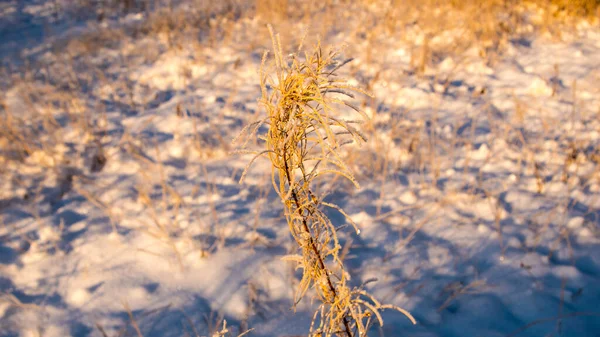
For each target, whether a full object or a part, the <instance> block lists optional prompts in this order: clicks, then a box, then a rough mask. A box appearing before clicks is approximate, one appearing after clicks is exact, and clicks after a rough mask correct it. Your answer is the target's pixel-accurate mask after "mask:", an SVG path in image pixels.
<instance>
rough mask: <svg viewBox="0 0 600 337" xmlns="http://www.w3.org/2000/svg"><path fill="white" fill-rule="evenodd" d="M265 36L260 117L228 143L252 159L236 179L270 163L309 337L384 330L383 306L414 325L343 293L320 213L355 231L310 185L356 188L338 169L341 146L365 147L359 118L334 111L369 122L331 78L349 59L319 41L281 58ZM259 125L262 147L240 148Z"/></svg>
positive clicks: (344, 278)
mask: <svg viewBox="0 0 600 337" xmlns="http://www.w3.org/2000/svg"><path fill="white" fill-rule="evenodd" d="M269 30H270V32H271V39H272V41H273V56H272V58H269V57H268V53H265V54H264V56H263V59H262V65H261V89H262V97H261V99H260V103H261V105H262V106H263V107H264V109H265V111H266V112H267V116H266V117H265V118H264V119H261V120H258V121H255V122H253V123H251V124H250V125H248V126H247V127H246V128H244V130H243V131H242V133H241V134H240V136H239V137H238V138H236V140H235V141H239V142H240V143H241V150H240V152H244V153H253V154H255V156H254V158H253V159H252V160H251V161H250V163H249V164H248V166H247V167H246V170H244V173H243V174H242V177H241V179H240V181H242V180H243V179H244V176H245V175H246V171H247V170H248V167H249V166H250V165H251V164H252V162H253V161H254V160H256V159H257V158H259V157H267V158H268V159H269V160H270V162H271V164H272V165H271V169H272V171H271V182H272V184H273V188H274V189H275V191H276V192H277V194H278V195H279V197H280V198H281V200H282V202H283V204H284V206H285V207H284V208H285V215H286V219H287V223H288V226H289V230H290V233H291V235H292V237H293V238H294V240H295V242H296V244H297V247H298V252H297V254H294V255H289V256H286V257H285V258H284V259H285V260H288V261H292V262H294V263H296V264H297V267H298V268H301V269H302V272H303V273H302V280H301V281H300V284H299V286H298V289H297V291H296V299H295V303H298V302H299V301H300V300H301V299H302V298H303V297H304V295H305V294H306V293H307V291H308V290H309V289H313V291H314V293H315V296H316V297H317V298H318V299H319V300H320V303H321V304H320V305H319V308H318V310H317V311H316V312H315V314H314V317H313V322H312V324H311V328H310V335H311V336H333V335H337V336H365V335H366V334H367V331H368V328H369V326H370V325H371V324H372V323H378V324H380V325H382V324H383V320H382V319H381V315H380V311H381V310H383V309H387V308H390V309H396V310H398V311H400V312H401V313H403V314H405V315H406V316H407V317H408V318H409V319H410V320H411V321H412V322H413V323H414V322H415V320H414V318H413V317H412V316H411V315H410V314H409V313H408V312H406V311H405V310H403V309H401V308H398V307H395V306H392V305H384V304H381V303H380V302H378V301H377V300H376V299H375V298H373V296H371V295H370V294H369V293H367V292H366V291H365V290H364V289H363V288H362V287H357V288H351V287H350V285H349V284H348V279H349V276H348V274H347V272H346V271H345V269H344V265H343V262H342V260H341V259H340V257H339V252H340V250H341V246H340V244H339V242H338V237H337V230H336V227H335V226H334V225H333V224H332V223H331V221H330V219H328V218H327V216H326V214H325V213H324V212H323V207H330V208H334V209H336V210H337V211H339V212H341V213H342V214H343V215H344V216H345V218H346V219H347V221H348V222H349V223H350V224H352V226H353V227H354V229H355V231H356V234H357V235H358V234H359V233H360V231H359V229H358V226H357V225H356V224H355V223H354V222H353V221H352V220H351V219H350V218H349V217H348V216H347V215H346V213H344V211H343V210H342V209H341V208H339V207H338V206H336V205H335V204H332V203H328V202H325V201H324V200H322V198H321V197H320V196H318V195H316V194H315V193H314V192H313V190H312V189H311V188H312V187H314V183H315V182H316V179H318V178H319V177H321V176H327V175H338V176H342V177H344V178H346V179H348V180H350V181H351V182H352V183H353V184H354V185H355V186H356V187H358V186H359V185H358V182H357V181H356V180H355V178H354V176H353V175H352V172H351V171H350V170H349V168H348V167H347V166H346V165H345V164H344V162H343V160H342V158H341V155H340V148H341V147H342V146H344V145H348V144H358V145H360V144H361V143H362V142H364V141H366V139H365V137H364V136H363V135H362V134H361V132H360V131H359V130H358V129H357V128H356V127H355V125H357V124H358V123H360V122H361V119H359V120H348V119H345V118H343V117H342V116H340V113H339V110H338V108H339V107H348V108H350V109H352V110H354V112H355V113H356V114H358V115H359V116H360V117H361V118H362V119H366V118H368V117H367V116H366V115H365V114H364V113H362V112H361V111H360V110H359V109H357V108H356V107H354V106H352V105H351V104H349V103H347V102H345V101H344V100H343V99H344V98H353V97H354V96H353V95H354V94H356V93H362V94H366V92H364V91H362V90H360V89H358V88H355V87H352V86H350V85H348V84H347V82H346V81H345V80H344V79H341V78H339V77H338V76H337V74H336V72H337V70H338V69H339V68H340V67H342V66H343V65H345V64H346V63H348V62H349V61H350V60H346V61H338V59H337V57H338V52H336V51H330V52H323V49H322V48H321V45H320V43H318V44H317V45H316V46H315V47H314V49H313V50H312V51H310V52H308V51H304V50H303V48H302V44H301V45H300V47H299V48H298V50H297V52H296V53H294V54H291V55H289V56H288V57H284V55H283V52H282V48H281V43H280V39H279V36H278V35H275V34H274V33H273V30H272V28H271V27H269ZM273 72H274V75H270V74H271V73H273ZM262 126H266V127H267V130H268V131H266V132H265V133H264V134H259V135H258V138H259V139H260V140H262V141H263V142H264V146H265V148H264V149H263V150H261V151H248V150H246V149H245V148H246V145H247V143H248V141H249V140H250V139H251V138H252V137H254V136H256V135H257V134H258V133H259V130H260V129H261V127H262ZM239 138H245V141H240V139H239Z"/></svg>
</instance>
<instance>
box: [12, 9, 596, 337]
mask: <svg viewBox="0 0 600 337" xmlns="http://www.w3.org/2000/svg"><path fill="white" fill-rule="evenodd" d="M50 3H52V2H42V1H29V2H25V1H23V2H21V1H8V2H4V3H2V4H0V20H2V25H0V40H2V41H1V42H0V56H3V57H4V60H3V63H6V64H18V63H20V61H19V60H18V59H17V58H15V57H14V55H20V56H21V57H24V56H23V55H25V56H27V57H28V58H31V59H32V60H34V61H35V62H39V63H37V64H44V65H46V67H41V66H40V67H39V68H37V69H36V68H35V66H34V70H33V73H34V75H33V76H32V78H31V79H29V80H27V78H26V77H24V78H25V79H22V80H3V82H0V84H3V85H5V90H4V93H3V96H1V97H2V99H3V101H4V105H5V108H4V110H0V111H1V112H2V114H3V115H6V114H7V113H8V112H11V111H12V112H13V113H14V114H20V116H22V117H24V118H29V120H30V121H31V122H32V123H37V122H38V121H39V119H36V118H38V117H39V116H41V115H43V113H44V111H49V112H47V113H49V114H54V118H55V120H56V123H57V125H58V127H55V128H54V129H53V128H52V127H49V128H48V127H46V128H47V129H48V130H51V131H48V132H47V133H45V134H42V135H40V136H39V137H40V141H42V140H43V141H44V143H45V144H46V146H45V147H44V148H43V149H38V150H36V151H35V152H33V153H31V154H30V155H29V156H27V158H25V159H24V160H23V161H21V162H18V161H11V160H7V159H5V157H2V161H1V162H0V164H1V165H2V166H3V168H2V170H0V173H1V174H2V176H1V177H2V178H1V181H0V220H1V227H0V296H1V297H0V336H44V337H46V336H47V337H66V336H73V337H79V336H101V334H102V331H103V332H104V333H106V335H107V336H134V335H136V332H135V330H134V325H137V326H139V328H140V330H141V332H142V333H143V335H144V336H146V337H152V336H161V337H168V336H185V335H186V334H187V335H195V331H197V332H198V334H199V335H208V334H209V333H211V332H214V331H215V326H216V325H218V324H220V323H219V322H220V319H221V318H225V319H226V320H227V322H228V325H229V326H230V327H231V331H232V332H233V333H234V335H235V334H236V333H238V332H242V331H244V330H245V329H247V328H253V329H254V330H253V331H252V332H250V333H249V336H264V337H271V336H297V335H306V333H307V331H308V327H309V325H310V319H311V317H312V312H313V308H314V305H313V304H311V303H310V301H309V300H308V299H306V300H305V301H303V302H302V303H300V304H299V305H298V307H297V308H296V312H295V313H294V312H293V311H292V310H291V309H290V308H291V304H292V298H293V294H294V290H295V284H296V282H297V280H296V278H295V277H296V276H297V275H296V274H294V272H293V269H292V266H290V265H288V264H286V263H285V262H282V261H281V257H282V256H283V255H285V254H287V253H288V252H290V251H292V249H293V246H292V242H291V240H290V238H289V236H288V234H287V226H286V225H285V223H284V222H285V219H284V217H283V213H282V212H283V209H282V206H281V204H280V201H279V200H278V199H277V197H276V195H275V194H274V193H273V192H272V191H271V190H270V188H271V186H270V178H269V174H270V168H269V166H268V163H266V162H264V161H258V162H257V163H256V164H255V165H254V166H253V168H252V169H251V170H250V172H249V175H248V177H247V178H246V180H245V183H244V184H238V179H239V178H240V175H241V172H242V170H243V169H244V167H245V166H246V164H247V162H248V160H249V158H248V157H247V156H240V155H233V154H231V150H233V148H232V146H231V144H230V141H231V139H233V137H234V136H236V135H237V133H238V132H239V131H240V129H241V128H242V127H243V125H245V124H246V123H248V122H250V121H252V120H254V119H255V118H256V117H257V116H259V114H260V113H261V111H260V110H259V106H258V104H257V101H256V100H257V98H258V96H259V95H260V89H259V87H258V83H259V82H258V74H257V70H258V67H259V65H260V56H261V54H262V50H264V49H263V48H264V47H268V46H269V40H268V37H267V35H265V34H264V27H260V28H257V26H258V21H257V20H252V19H241V20H240V21H239V22H234V23H233V24H232V28H231V29H232V31H233V33H231V37H229V38H224V39H223V41H220V42H215V43H214V44H213V45H207V46H205V45H198V46H196V45H193V42H189V41H188V42H189V44H184V47H181V48H177V47H173V48H171V49H169V48H165V47H164V44H161V42H158V41H155V40H154V39H152V38H144V37H141V38H126V39H124V40H123V41H121V42H120V43H119V44H118V45H117V46H100V47H98V49H97V50H96V51H95V52H89V53H90V54H84V51H85V50H90V48H92V47H90V45H91V42H89V43H88V42H86V41H91V40H93V39H94V38H89V40H86V39H85V38H84V37H88V36H90V35H91V36H95V35H93V34H95V33H96V32H98V31H103V30H102V29H108V28H106V27H105V28H102V26H98V25H94V24H93V23H89V24H87V25H86V24H84V23H85V22H86V21H85V20H83V21H77V22H74V23H73V22H70V23H69V22H67V21H68V20H67V21H65V20H66V19H63V20H62V21H61V19H60V18H54V19H53V16H52V15H51V14H48V13H51V12H52V8H47V5H48V4H50ZM184 3H185V1H184ZM11 20H12V21H11ZM52 20H58V23H57V25H56V26H52V25H51V23H52V22H53V21H52ZM138 21H140V17H139V16H136V15H133V14H132V15H130V16H128V19H125V20H121V21H119V22H114V23H113V24H115V25H119V24H120V25H123V26H125V27H129V26H128V25H135V23H136V22H138ZM48 22H50V23H48ZM65 22H67V23H65ZM49 24H50V26H51V27H54V28H55V30H56V31H58V30H64V31H69V32H70V33H68V34H72V36H75V37H76V39H75V40H73V41H71V40H70V38H68V37H65V36H70V35H68V34H67V35H61V36H62V37H63V38H62V39H61V42H60V43H59V44H60V46H61V47H60V48H63V49H60V48H59V49H52V47H49V46H52V45H53V44H54V43H57V42H56V41H55V40H56V39H54V37H56V36H58V35H56V34H54V35H53V34H46V35H40V34H41V33H39V31H40V30H41V29H42V28H40V27H42V26H47V25H49ZM105 26H109V25H105ZM20 29H25V31H26V32H28V33H27V34H30V35H31V36H33V37H34V38H33V41H30V43H29V44H22V43H21V40H20V38H21V36H22V35H19V33H18V31H19V30H20ZM259 29H262V32H263V35H262V36H263V37H264V38H263V40H264V41H262V42H261V43H260V44H259V45H258V46H255V47H254V48H255V49H249V47H247V46H244V45H243V44H242V43H243V40H244V36H245V35H243V34H242V33H243V32H246V34H253V33H250V32H253V31H258V30H259ZM27 34H26V35H27ZM61 34H63V33H61ZM236 34H237V35H236ZM407 34H409V33H408V32H407ZM360 36H361V34H354V35H353V34H351V33H348V32H346V31H339V32H336V33H335V34H332V35H331V36H328V37H327V41H330V42H334V43H340V42H345V43H347V44H348V45H349V46H348V48H347V50H346V53H348V54H349V55H351V56H354V57H355V60H354V61H353V62H352V63H350V64H349V65H348V67H347V69H346V70H345V71H346V73H345V74H344V75H346V76H347V77H351V78H355V79H357V80H356V81H357V84H359V85H363V86H366V85H368V83H369V81H371V80H372V79H373V78H374V77H376V74H378V75H377V78H378V79H377V81H373V85H372V88H371V90H372V92H373V93H374V95H375V97H376V100H375V101H374V102H375V103H374V104H373V102H368V101H365V102H366V104H365V109H366V110H367V113H368V115H369V116H370V117H371V118H372V119H371V121H370V122H369V123H370V125H371V126H372V127H374V129H373V130H374V131H373V130H371V131H369V129H368V127H366V130H365V132H366V133H367V134H368V135H369V138H370V139H369V142H368V143H367V144H366V145H365V146H363V147H361V148H353V149H352V150H350V151H349V152H348V153H347V154H346V157H347V159H348V162H350V163H351V165H352V167H353V168H354V170H355V172H356V173H357V179H358V181H359V182H360V184H361V186H362V188H361V189H360V190H354V189H353V188H352V187H351V186H350V185H349V184H346V183H344V182H335V183H333V184H328V183H327V182H324V184H323V186H320V187H319V188H320V189H321V190H323V191H329V192H330V194H329V195H328V196H327V198H326V200H327V201H330V202H334V203H335V204H337V205H339V206H341V207H342V208H344V210H345V211H346V212H347V213H348V214H350V215H351V216H352V218H353V219H354V220H355V221H356V222H357V223H358V224H359V226H360V228H361V234H360V235H359V236H357V235H356V234H355V233H354V231H352V230H349V229H348V230H343V235H342V236H341V240H342V243H343V244H351V246H350V251H349V254H348V255H347V257H346V264H347V266H348V268H349V271H350V274H351V276H352V282H353V284H355V285H359V284H361V282H364V281H366V280H369V279H371V278H377V279H378V281H377V282H375V283H370V284H369V286H368V288H369V291H371V292H372V293H373V294H374V295H375V296H376V297H377V298H378V299H380V300H381V301H383V302H386V303H392V304H395V305H398V306H400V307H403V308H405V309H407V310H409V311H410V312H411V313H412V314H413V315H414V316H415V318H416V319H417V321H418V324H417V325H411V324H410V322H409V321H408V320H407V319H406V318H405V317H403V316H402V315H399V314H397V313H395V312H387V311H386V312H385V313H384V320H385V325H384V326H383V327H382V328H381V329H380V330H379V332H381V333H383V334H384V335H386V336H400V335H402V336H422V337H425V336H445V337H446V336H461V337H462V336H485V337H488V336H507V335H511V334H512V335H513V336H531V337H534V336H536V337H537V336H581V337H586V336H589V337H594V336H595V337H597V336H600V316H598V313H600V170H599V169H598V164H599V162H598V161H599V158H600V151H599V150H598V148H599V146H600V118H599V117H600V86H598V83H600V82H599V80H600V30H598V28H597V27H595V26H594V27H582V28H580V30H579V31H577V32H576V33H574V34H573V35H571V36H565V38H564V39H563V41H555V40H552V39H550V38H548V37H546V36H543V35H538V36H535V37H534V36H532V37H530V39H529V40H527V41H525V42H524V41H515V42H513V43H510V44H509V45H508V50H507V52H506V54H505V55H504V56H502V57H501V58H500V59H499V60H497V62H495V63H493V64H488V63H487V62H486V61H485V60H484V59H482V58H481V57H479V56H478V54H477V52H476V51H474V52H472V53H471V52H468V53H466V54H465V55H461V56H457V55H451V54H450V55H448V56H446V57H445V58H443V60H441V61H440V62H438V63H437V64H435V63H434V64H429V65H428V66H427V67H426V69H425V70H424V73H423V74H421V75H418V74H411V72H410V67H411V65H410V62H411V58H410V47H409V46H406V45H403V43H405V42H401V41H397V40H394V39H393V38H385V37H382V38H381V39H380V40H381V41H378V43H380V45H379V46H378V48H380V49H379V52H377V53H376V55H367V51H366V48H364V47H363V46H365V45H366V43H367V42H366V41H365V40H364V39H362V40H361V37H360ZM102 38H103V37H102V36H100V37H97V39H99V41H103V40H102ZM327 41H326V42H327ZM433 42H435V41H433ZM433 42H432V43H433ZM86 43H88V44H86ZM100 43H101V42H100ZM415 43H418V42H415ZM367 49H368V48H367ZM82 55H87V58H85V57H83V56H82ZM556 69H558V71H556ZM19 71H21V70H19ZM23 71H24V70H23ZM71 75H74V76H75V77H77V78H78V80H77V81H76V82H77V83H79V86H80V87H79V89H73V88H72V87H69V85H71V84H72V83H67V84H65V83H60V81H58V80H56V79H52V78H53V76H54V78H68V77H69V76H71ZM13 78H14V77H13ZM61 85H65V86H66V89H62V91H60V90H58V91H52V90H50V89H48V86H51V87H52V86H53V87H59V86H61ZM67 89H68V90H67ZM45 90H46V91H45ZM77 90H80V91H79V92H78V91H77ZM30 91H34V92H35V93H37V94H38V95H40V97H44V98H45V99H47V100H48V101H49V102H52V100H60V99H63V97H64V95H67V96H68V99H65V100H68V101H69V104H68V105H66V106H67V108H64V106H60V105H52V104H47V105H45V104H44V102H43V101H39V100H38V101H36V100H34V101H33V102H31V101H29V100H28V99H27V97H28V93H29V92H30ZM56 92H59V93H60V95H63V96H60V95H58V94H56V95H58V96H52V95H54V93H56ZM73 92H75V94H73ZM69 95H70V96H69ZM32 105H33V106H34V107H35V109H33V108H32ZM57 107H59V108H57ZM61 107H63V108H61ZM44 109H46V110H44ZM61 109H62V110H61ZM65 109H67V110H69V111H70V113H71V116H87V118H88V119H89V127H88V128H83V127H81V124H80V123H79V124H78V122H77V121H81V120H84V119H85V118H84V117H81V119H78V120H77V121H69V120H68V115H67V113H66V112H65ZM34 110H35V111H37V112H35V113H39V114H40V115H35V116H38V117H35V116H34V114H35V113H34V112H33V111H34ZM28 114H30V115H28ZM29 116H31V117H29ZM3 117H4V116H3ZM40 123H41V122H40ZM96 141H99V142H100V143H101V144H102V150H101V151H102V153H103V155H104V156H105V158H106V163H105V165H104V166H103V167H101V168H100V169H99V170H90V169H89V168H90V165H91V164H90V163H91V162H92V161H93V158H94V156H95V154H97V153H98V151H100V150H99V149H98V146H97V145H96V144H97V142H96ZM0 145H2V147H3V148H5V150H6V152H3V153H4V154H6V153H7V152H8V146H9V144H8V143H7V142H3V143H0ZM5 150H3V151H5ZM571 157H572V158H571ZM568 158H571V159H568ZM382 168H385V169H382ZM331 218H332V220H333V221H334V223H336V224H338V225H342V224H344V218H343V217H342V216H341V215H339V214H336V213H335V212H331ZM126 308H130V309H131V313H132V315H133V317H134V318H135V324H133V323H132V322H131V320H130V316H129V314H128V312H127V310H126ZM594 313H595V316H594V315H593V314H594ZM558 316H561V317H562V318H560V317H559V318H557V317H558ZM553 318H554V319H553ZM538 320H541V321H540V322H537V321H538ZM532 322H536V323H539V324H534V325H532V326H527V324H529V323H532ZM219 327H220V325H219ZM523 327H526V328H525V329H522V330H520V329H521V328H523ZM379 332H377V328H375V329H374V332H373V335H377V334H378V333H379ZM513 333H514V334H513Z"/></svg>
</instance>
